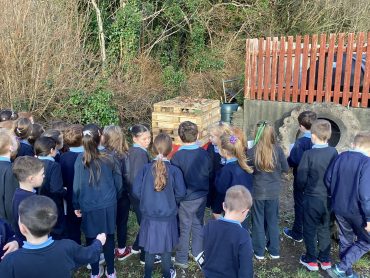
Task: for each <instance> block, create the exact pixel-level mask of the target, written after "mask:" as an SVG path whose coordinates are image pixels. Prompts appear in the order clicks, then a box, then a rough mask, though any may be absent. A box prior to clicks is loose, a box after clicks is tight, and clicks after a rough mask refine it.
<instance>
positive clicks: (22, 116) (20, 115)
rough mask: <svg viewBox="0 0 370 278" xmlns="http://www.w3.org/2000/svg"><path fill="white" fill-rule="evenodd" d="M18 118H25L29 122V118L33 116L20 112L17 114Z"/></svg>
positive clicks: (29, 113)
mask: <svg viewBox="0 0 370 278" xmlns="http://www.w3.org/2000/svg"><path fill="white" fill-rule="evenodd" d="M18 117H19V118H27V119H29V120H31V118H33V115H32V113H31V112H25V111H21V112H18Z"/></svg>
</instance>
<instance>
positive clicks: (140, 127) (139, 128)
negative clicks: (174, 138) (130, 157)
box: [128, 124, 150, 137]
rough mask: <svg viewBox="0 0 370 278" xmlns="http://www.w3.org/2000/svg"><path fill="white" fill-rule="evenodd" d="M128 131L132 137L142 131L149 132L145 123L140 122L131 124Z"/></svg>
mask: <svg viewBox="0 0 370 278" xmlns="http://www.w3.org/2000/svg"><path fill="white" fill-rule="evenodd" d="M128 131H129V132H130V133H131V135H132V136H133V137H138V136H140V135H141V133H144V132H150V130H149V128H148V127H147V126H146V125H142V124H137V125H133V126H132V127H130V128H129V129H128Z"/></svg>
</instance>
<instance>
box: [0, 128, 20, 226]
mask: <svg viewBox="0 0 370 278" xmlns="http://www.w3.org/2000/svg"><path fill="white" fill-rule="evenodd" d="M17 147H18V145H17V142H16V139H15V137H14V136H13V135H12V134H11V133H10V132H9V131H8V130H6V129H0V218H1V219H3V220H5V221H7V222H8V223H11V222H12V220H13V217H12V200H13V195H14V192H15V190H16V189H17V188H18V187H19V183H18V181H17V179H16V178H15V176H14V174H13V171H12V163H11V162H10V158H11V154H12V152H13V151H14V150H16V149H17Z"/></svg>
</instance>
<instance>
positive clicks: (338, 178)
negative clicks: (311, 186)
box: [325, 149, 370, 276]
mask: <svg viewBox="0 0 370 278" xmlns="http://www.w3.org/2000/svg"><path fill="white" fill-rule="evenodd" d="M325 183H326V185H327V187H328V189H329V194H330V196H331V204H332V209H333V211H334V213H335V216H336V218H337V223H338V226H339V240H340V244H339V258H340V260H341V261H340V263H339V268H340V269H341V270H344V271H345V272H346V275H348V276H349V275H351V274H352V265H353V264H354V263H355V262H357V261H358V260H359V259H360V258H361V257H362V256H363V255H364V254H366V253H367V252H368V251H370V234H369V233H368V232H367V231H366V230H365V229H364V227H365V226H366V222H370V186H369V184H370V158H369V157H368V156H367V154H365V153H362V151H361V150H358V149H355V150H351V151H347V152H343V153H341V154H340V155H339V156H338V157H337V158H336V159H335V160H334V161H333V162H332V163H331V164H330V166H329V168H328V170H327V172H326V176H325Z"/></svg>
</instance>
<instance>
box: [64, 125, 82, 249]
mask: <svg viewBox="0 0 370 278" xmlns="http://www.w3.org/2000/svg"><path fill="white" fill-rule="evenodd" d="M82 130H83V126H82V125H79V124H74V125H70V126H69V127H68V128H67V129H66V130H65V132H64V139H65V140H64V142H65V143H66V144H67V145H68V147H69V150H68V151H66V152H64V153H62V155H61V156H60V167H61V171H62V177H63V186H64V187H65V188H67V195H66V198H65V199H66V203H67V215H66V233H67V238H69V239H71V240H74V241H75V242H76V243H77V244H81V229H80V227H81V218H78V217H77V216H76V214H75V212H74V209H73V204H72V196H73V177H74V174H75V168H74V165H75V162H76V159H77V156H78V155H79V154H80V153H83V147H82Z"/></svg>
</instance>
